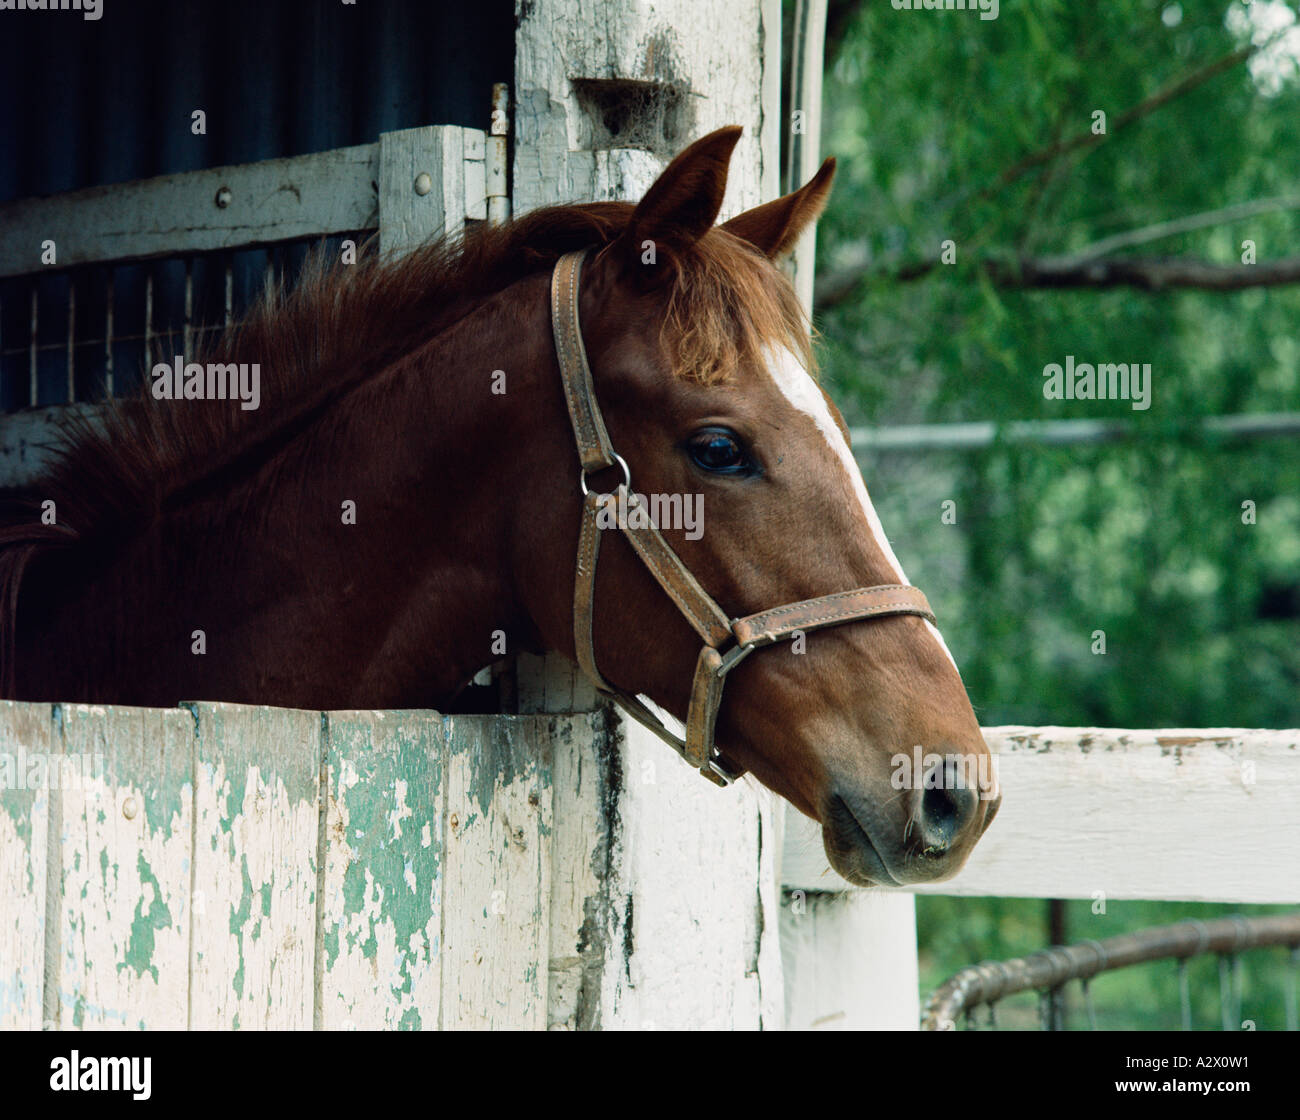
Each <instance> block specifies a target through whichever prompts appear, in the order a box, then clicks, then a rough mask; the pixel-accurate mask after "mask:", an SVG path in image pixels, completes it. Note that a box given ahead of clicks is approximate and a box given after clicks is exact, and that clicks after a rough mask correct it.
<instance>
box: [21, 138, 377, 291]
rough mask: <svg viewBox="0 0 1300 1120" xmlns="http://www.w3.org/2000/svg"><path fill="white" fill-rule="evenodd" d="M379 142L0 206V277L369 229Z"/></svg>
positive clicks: (373, 219) (372, 222)
mask: <svg viewBox="0 0 1300 1120" xmlns="http://www.w3.org/2000/svg"><path fill="white" fill-rule="evenodd" d="M378 159H379V145H378V144H359V145H357V146H356V147H354V148H336V149H335V150H333V151H329V152H317V153H314V154H312V155H305V156H293V157H291V158H286V159H270V160H263V161H261V162H259V163H246V164H241V165H239V166H235V167H213V168H210V169H209V170H206V171H187V172H184V173H182V174H178V175H162V176H158V177H157V178H153V179H141V180H137V181H135V182H131V183H113V184H110V185H108V186H103V187H91V188H89V189H87V190H83V191H71V192H68V193H65V194H58V195H53V196H51V197H49V198H25V199H19V200H18V201H16V202H7V203H4V204H3V205H0V277H5V276H20V275H22V274H24V273H28V272H40V271H42V270H43V269H44V268H45V267H46V266H43V265H42V263H41V243H42V242H43V241H46V240H52V241H54V242H55V245H56V248H57V251H58V259H57V267H59V268H66V267H68V266H70V265H83V264H96V263H102V262H107V261H125V260H143V259H147V258H150V257H177V256H185V255H188V254H191V253H205V252H211V251H213V250H218V249H247V248H251V247H254V246H257V245H266V244H271V243H274V242H277V241H288V240H291V239H295V238H304V237H317V236H321V235H324V234H331V233H340V232H344V231H348V230H361V229H373V228H374V227H375V224H376V222H377V220H378V210H377V204H378V203H377V199H376V196H375V188H374V185H373V184H374V183H375V181H376V177H377V173H378Z"/></svg>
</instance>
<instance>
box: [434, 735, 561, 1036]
mask: <svg viewBox="0 0 1300 1120" xmlns="http://www.w3.org/2000/svg"><path fill="white" fill-rule="evenodd" d="M548 726H549V720H548V719H547V718H546V717H544V716H518V717H515V716H455V717H448V718H447V744H448V757H447V778H446V782H447V826H446V837H447V841H446V857H445V860H444V871H443V895H444V897H445V898H446V899H447V905H446V906H445V907H444V910H443V950H442V961H443V965H442V1018H441V1026H442V1028H443V1029H444V1030H466V1029H514V1030H544V1029H545V1028H546V1001H547V987H548V975H547V973H548V965H549V957H550V890H551V834H552V817H551V778H552V765H551V744H550V740H549V738H548V736H547V734H546V729H547V727H548Z"/></svg>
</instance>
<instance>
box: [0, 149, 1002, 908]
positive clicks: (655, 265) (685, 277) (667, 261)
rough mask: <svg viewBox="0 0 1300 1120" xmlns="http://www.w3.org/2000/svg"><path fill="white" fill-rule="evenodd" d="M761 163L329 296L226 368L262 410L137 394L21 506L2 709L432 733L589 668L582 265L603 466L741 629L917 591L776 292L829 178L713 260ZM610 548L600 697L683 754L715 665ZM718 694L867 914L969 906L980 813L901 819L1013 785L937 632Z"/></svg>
mask: <svg viewBox="0 0 1300 1120" xmlns="http://www.w3.org/2000/svg"><path fill="white" fill-rule="evenodd" d="M739 133H740V130H739V129H737V128H729V129H722V130H720V131H718V132H715V133H713V134H711V135H709V136H707V137H705V138H703V139H702V140H699V141H697V142H696V143H695V144H694V145H692V146H691V147H690V148H688V149H687V150H686V151H684V152H683V153H682V154H681V155H679V156H678V157H677V158H676V159H675V160H674V161H673V162H672V164H671V165H670V166H669V167H668V168H667V170H665V172H664V173H663V175H662V176H661V177H660V178H659V179H658V181H657V182H656V183H655V184H654V186H653V187H652V188H651V189H650V191H649V192H647V194H646V196H645V198H644V199H643V200H642V201H641V202H640V203H639V204H638V205H636V206H635V207H634V206H632V205H630V204H627V203H618V202H606V203H596V204H591V205H580V206H563V207H553V208H548V209H543V210H537V211H534V212H532V213H530V214H528V215H527V216H525V217H523V218H522V219H520V220H517V221H515V222H513V223H510V224H508V225H505V226H503V227H500V228H482V229H477V230H475V231H473V232H471V233H469V234H467V235H466V236H465V237H464V238H463V239H460V240H455V241H442V242H438V243H434V244H431V245H429V246H426V247H424V248H422V249H419V250H417V251H416V252H414V253H412V254H410V255H408V256H406V257H404V258H401V259H398V260H386V259H382V258H378V257H365V258H363V260H362V262H361V263H359V264H355V265H350V266H338V267H335V268H332V269H330V268H324V267H323V266H321V265H320V264H319V262H317V263H316V264H315V265H313V266H311V267H309V268H308V270H307V271H306V273H305V274H304V277H303V278H302V280H301V281H300V283H299V285H298V287H297V289H296V291H295V292H294V293H293V294H292V295H289V296H287V297H286V296H281V295H271V296H269V297H268V298H267V299H266V300H265V301H264V302H263V304H262V305H261V306H260V307H259V308H258V309H256V310H255V311H254V312H253V314H251V315H250V316H249V317H248V318H247V319H245V320H244V321H243V322H242V323H240V324H239V325H237V326H236V327H234V328H232V329H231V330H229V331H227V332H226V333H225V335H224V336H223V337H222V338H221V339H220V340H219V341H218V342H216V343H214V344H213V346H212V348H211V353H210V354H208V355H205V356H204V357H205V358H206V359H208V360H214V359H215V360H219V361H222V362H232V363H249V364H251V363H257V364H258V366H259V368H260V370H261V405H260V407H259V408H257V409H244V408H241V407H240V406H239V402H237V401H220V400H181V401H175V400H157V399H155V398H154V396H153V394H152V393H151V391H150V390H151V387H152V386H151V385H150V384H149V383H148V382H147V383H146V385H145V388H144V390H143V391H142V392H141V394H140V395H139V396H138V397H137V398H135V399H133V400H129V401H127V402H126V403H124V404H120V405H117V406H115V407H114V408H113V409H112V410H111V411H110V412H108V413H107V414H106V415H105V416H104V417H102V418H101V420H100V421H99V422H93V423H81V424H80V425H78V426H77V427H76V429H75V430H74V432H73V433H72V437H71V440H70V443H69V446H68V448H67V449H66V451H65V452H64V453H63V454H62V456H61V457H60V459H59V460H58V462H57V464H56V465H55V467H54V468H53V469H52V470H51V471H50V472H49V473H48V474H47V475H46V476H45V477H44V478H42V479H40V480H38V481H37V482H36V483H35V484H33V485H32V486H30V487H27V488H25V489H24V491H23V492H22V493H10V494H8V495H5V496H4V500H3V504H2V505H0V596H2V597H0V659H2V662H0V672H2V674H3V675H2V676H0V685H2V687H3V694H4V695H5V696H7V697H11V698H15V699H26V700H42V701H68V702H75V701H80V702H96V703H115V704H137V705H174V704H176V703H178V702H180V701H182V700H196V699H210V700H226V701H235V702H242V703H248V704H272V705H285V706H290V707H297V708H307V709H322V710H328V709H338V708H349V707H354V708H413V707H434V708H436V707H440V706H444V705H446V704H448V703H449V702H451V701H452V700H453V698H454V697H455V696H456V695H457V693H458V692H459V691H460V690H462V689H463V688H464V687H465V686H466V684H467V683H468V682H469V681H470V680H471V678H472V677H473V676H474V675H475V673H476V672H477V671H478V670H479V669H481V668H482V667H483V666H485V665H486V664H489V663H491V662H492V661H493V660H495V659H496V656H497V655H498V654H499V652H500V649H499V646H496V647H494V642H495V643H499V642H500V641H501V640H502V639H503V638H504V641H505V642H506V643H507V647H508V649H509V650H510V651H511V652H514V651H518V650H532V651H544V650H558V651H560V652H562V653H564V654H567V655H568V656H569V657H574V656H575V652H576V651H575V639H574V622H573V620H574V586H575V583H574V570H575V562H574V558H575V549H576V548H577V540H578V534H579V527H580V519H581V517H582V516H583V509H584V505H583V499H582V495H581V491H580V486H579V481H580V480H579V471H578V464H577V462H576V460H575V456H574V443H573V432H572V430H571V428H570V417H569V415H568V412H567V409H566V400H565V395H564V391H563V390H562V383H561V378H560V367H559V363H558V362H557V354H556V349H555V344H554V342H553V335H552V329H553V324H552V320H551V313H552V301H551V291H550V285H551V279H552V270H553V269H554V268H555V266H556V263H557V261H560V260H561V258H562V257H564V256H565V255H566V254H571V253H574V252H576V251H580V250H587V251H588V253H587V257H586V263H585V267H583V270H582V277H581V285H580V290H577V291H576V295H575V297H574V298H575V300H576V303H575V306H574V313H575V316H576V315H578V314H579V313H580V320H581V339H582V341H583V342H585V348H586V359H587V360H589V362H590V370H591V374H590V376H591V379H592V384H593V386H594V392H595V397H596V398H597V399H598V401H599V408H600V410H601V411H602V412H603V414H604V419H605V423H606V425H607V426H608V431H609V436H610V439H611V441H612V444H613V446H614V447H615V448H617V450H618V452H619V454H620V455H621V456H622V457H623V459H624V461H625V462H626V463H627V464H629V465H630V468H631V470H632V471H634V472H635V476H636V479H637V489H638V490H640V491H643V492H652V493H655V494H665V495H693V496H698V497H700V498H701V499H702V502H703V509H704V513H705V521H704V525H703V529H704V531H703V532H695V533H691V532H688V531H684V530H683V528H682V527H681V526H668V525H665V526H661V528H662V529H663V535H664V538H666V540H667V541H668V542H669V543H670V545H671V548H672V550H673V551H675V552H676V554H677V556H678V557H680V559H681V561H682V563H683V565H684V566H685V568H686V569H689V571H690V573H691V574H692V575H693V576H694V577H695V579H696V580H698V582H699V585H700V586H701V587H702V588H703V589H704V590H706V591H707V593H708V595H711V596H712V598H713V600H715V601H716V603H717V604H718V605H719V606H720V608H721V610H722V611H724V612H726V615H727V617H728V618H731V619H735V618H737V617H740V616H745V615H750V614H753V613H754V612H761V611H766V610H768V609H769V608H772V607H776V606H779V605H781V604H789V603H794V602H796V601H798V600H804V599H812V598H815V597H819V596H825V595H828V594H830V593H835V592H842V591H845V590H848V589H853V588H865V587H870V586H872V585H890V586H899V585H907V579H906V577H905V576H904V574H903V571H902V568H901V567H900V566H899V563H898V560H897V559H896V558H895V556H894V553H893V551H892V550H891V548H890V546H889V542H888V541H887V540H886V538H885V534H884V531H883V530H882V529H881V526H880V522H879V519H878V518H877V516H876V514H875V511H874V510H873V509H872V506H871V502H870V500H869V499H868V497H867V491H866V488H865V486H864V484H863V480H862V476H861V474H860V473H859V471H858V469H857V467H856V465H855V463H854V460H853V458H852V455H851V454H850V450H849V444H848V440H847V433H846V430H845V427H844V423H843V420H842V419H841V418H840V415H839V413H838V412H837V411H836V409H835V407H834V406H833V405H832V404H831V403H830V401H829V399H828V398H827V397H826V395H825V394H824V393H823V391H822V390H821V389H820V388H819V386H818V384H817V383H816V382H815V381H814V379H813V377H812V375H811V373H810V370H811V368H812V362H811V355H810V353H809V343H808V329H807V321H806V317H805V316H804V314H803V312H802V310H801V308H800V307H799V304H798V302H797V300H796V298H795V295H794V292H793V290H792V288H791V287H790V285H789V283H788V282H787V280H786V279H785V278H784V276H783V275H782V273H781V272H780V271H779V270H778V268H777V267H775V265H774V264H773V261H774V260H775V259H776V258H779V257H780V256H782V255H783V254H785V253H787V252H788V251H789V250H790V249H791V248H792V247H793V245H794V244H795V241H796V240H797V238H798V237H799V235H800V234H801V232H803V231H804V230H805V229H806V228H807V227H808V226H809V224H810V223H812V222H813V221H814V220H815V219H816V217H817V215H818V214H819V213H820V212H821V210H822V208H823V206H824V205H825V201H826V198H827V195H828V193H829V190H830V183H831V178H832V175H833V172H834V165H833V162H832V161H827V163H826V165H825V166H823V168H822V169H821V171H820V172H819V173H818V174H817V176H816V177H815V178H814V179H813V180H812V181H811V182H809V183H808V184H807V185H806V186H804V187H803V188H802V189H800V190H798V191H795V192H794V193H792V194H790V195H787V196H786V197H784V198H781V199H778V200H776V201H774V202H770V203H767V204H766V205H764V206H760V207H758V208H756V209H753V210H750V211H747V212H745V213H743V214H741V215H740V216H739V217H736V218H734V219H732V220H731V221H729V222H726V223H725V224H724V225H722V226H715V225H714V223H715V220H716V218H717V215H718V211H719V209H720V207H721V204H722V198H723V191H724V188H725V185H726V178H727V167H728V163H729V161H730V158H731V152H732V149H733V147H734V145H735V143H736V140H737V138H738V136H739ZM185 357H186V361H187V362H188V361H190V360H192V358H191V356H189V355H186V356H185ZM582 481H583V483H584V487H583V488H585V482H586V477H585V476H583V478H582ZM603 536H604V537H606V538H609V539H608V540H607V541H606V543H605V544H604V546H603V550H602V552H601V565H600V570H599V577H598V579H596V580H595V584H594V587H595V590H594V594H593V596H592V598H593V601H594V602H593V607H592V612H593V613H592V618H593V623H592V635H593V641H592V645H593V648H594V654H595V658H596V661H597V662H598V664H599V672H600V674H601V675H602V676H603V677H604V678H605V679H606V680H607V681H608V682H609V683H610V684H611V685H612V686H614V687H616V688H617V689H619V690H621V691H622V692H625V693H628V694H632V695H636V694H642V695H645V696H648V697H649V698H650V699H652V700H653V701H654V702H656V703H657V704H658V705H660V706H661V707H662V708H663V709H666V710H667V711H668V712H670V713H671V714H672V715H674V716H676V717H677V718H679V719H683V718H685V717H686V715H687V709H688V705H689V700H690V694H691V686H692V673H693V670H694V668H695V665H696V660H697V658H696V654H697V652H698V651H699V639H698V637H697V636H696V633H695V632H693V631H692V628H691V626H690V625H688V623H687V621H686V619H685V618H684V617H683V615H682V614H681V613H680V612H679V610H678V609H677V607H676V606H675V605H674V603H673V602H672V601H671V600H670V599H669V597H668V596H666V595H665V594H664V591H663V590H662V589H661V587H660V585H659V584H658V583H656V582H655V580H654V579H653V578H652V576H651V574H650V572H649V571H648V570H647V568H646V567H645V566H644V565H643V563H642V562H641V560H640V558H639V557H638V556H637V554H636V553H635V552H634V550H633V548H632V547H631V546H630V545H629V543H628V541H627V540H626V539H625V538H624V537H623V536H622V535H621V534H619V533H604V534H603ZM905 590H906V591H907V592H908V593H909V594H912V595H914V597H915V598H917V599H919V600H920V601H921V602H924V598H923V597H922V596H919V595H915V593H914V592H913V591H912V589H911V588H910V587H905ZM200 632H201V633H200ZM728 679H729V682H730V685H729V688H728V690H727V692H726V696H725V700H724V701H723V702H722V705H721V709H720V711H719V712H718V714H717V722H716V742H717V744H718V747H719V749H720V750H721V752H722V755H723V757H725V759H726V760H727V766H728V767H729V768H730V769H731V770H733V771H748V772H749V773H751V774H752V775H753V776H754V777H755V778H757V779H758V780H759V781H760V782H762V783H763V784H764V785H766V786H768V787H769V788H771V789H773V790H775V791H776V792H777V793H779V794H781V795H782V796H784V797H785V798H787V799H788V800H789V801H790V802H791V803H792V804H794V805H795V806H797V807H798V808H799V809H801V810H802V811H803V812H804V813H807V814H808V815H809V816H811V817H813V818H815V819H816V820H818V821H819V822H820V823H821V825H822V827H823V835H824V841H825V845H826V850H827V853H828V855H829V858H830V860H831V863H832V865H833V866H834V867H835V868H836V869H837V870H838V871H839V872H840V873H841V874H843V875H844V876H846V877H847V878H848V879H850V880H852V881H854V882H858V883H863V884H881V885H897V884H903V883H914V882H921V881H930V880H934V879H939V878H943V877H945V876H947V875H951V874H952V873H953V872H955V871H956V870H957V869H958V868H959V867H960V866H961V865H962V863H963V862H964V861H965V858H966V856H967V854H968V853H969V852H970V850H971V848H972V847H973V846H974V844H975V842H976V841H977V840H978V838H979V837H980V835H981V834H982V833H983V831H984V829H985V828H986V827H987V825H988V824H989V822H990V821H991V820H992V816H993V813H994V812H995V811H996V807H997V804H998V800H997V798H996V797H995V793H996V791H995V790H993V789H991V788H986V789H985V790H984V791H982V794H981V791H980V790H978V789H974V788H971V786H970V785H969V784H965V785H963V784H961V783H959V782H958V783H954V782H949V781H939V782H936V783H935V785H936V788H932V789H922V788H913V786H915V785H917V784H919V783H910V784H908V785H907V786H906V788H899V787H898V784H897V783H891V777H892V776H894V775H895V774H896V773H897V765H898V761H899V759H901V758H907V759H910V758H911V757H912V756H913V753H914V750H915V748H916V747H918V746H919V747H921V748H923V749H924V751H925V752H927V753H933V754H937V755H940V756H945V757H959V758H966V759H969V760H975V761H981V760H982V762H983V763H985V764H986V763H987V761H988V760H987V758H982V756H985V755H986V748H985V745H984V742H983V739H982V737H981V735H980V729H979V726H978V724H977V722H976V719H975V715H974V713H973V712H972V710H971V706H970V704H969V702H968V701H967V698H966V693H965V689H964V688H963V685H962V682H961V677H960V676H959V675H958V672H957V668H956V666H955V664H954V663H953V660H952V657H951V656H950V655H949V653H948V650H947V647H946V646H945V645H944V642H943V639H942V638H941V637H940V636H939V632H938V630H937V629H935V627H934V626H933V625H932V624H931V622H930V621H928V620H927V619H926V618H922V617H917V616H916V615H915V614H911V615H908V614H892V615H890V616H889V617H879V618H871V619H869V620H862V621H850V622H848V623H846V624H843V625H838V626H835V627H833V628H830V629H825V630H819V631H818V632H816V633H810V634H808V635H807V638H806V641H803V640H801V641H794V642H790V643H789V644H782V645H778V646H774V647H773V648H771V649H769V650H766V651H760V652H756V653H755V654H754V656H752V657H748V658H747V659H746V660H745V662H744V664H743V665H739V666H738V667H737V668H736V669H735V671H734V672H733V673H731V674H730V676H729V678H728Z"/></svg>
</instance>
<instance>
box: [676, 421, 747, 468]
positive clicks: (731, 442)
mask: <svg viewBox="0 0 1300 1120" xmlns="http://www.w3.org/2000/svg"><path fill="white" fill-rule="evenodd" d="M688 451H689V453H690V456H691V459H692V460H693V461H694V462H695V465H696V466H697V467H699V468H700V469H701V470H706V471H713V472H715V473H719V474H735V473H739V472H742V471H748V470H750V469H751V468H752V464H751V462H750V459H749V456H748V454H746V452H745V447H744V445H743V444H742V443H741V442H740V437H739V436H737V435H736V434H735V432H729V431H727V429H726V428H706V429H704V430H703V431H701V432H696V433H695V435H693V436H692V437H691V439H690V443H689V444H688Z"/></svg>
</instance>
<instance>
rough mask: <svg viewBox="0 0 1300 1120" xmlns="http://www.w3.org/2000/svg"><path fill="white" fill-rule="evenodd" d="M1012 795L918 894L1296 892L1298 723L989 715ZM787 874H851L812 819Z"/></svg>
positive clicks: (795, 828)
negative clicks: (1091, 722) (997, 720)
mask: <svg viewBox="0 0 1300 1120" xmlns="http://www.w3.org/2000/svg"><path fill="white" fill-rule="evenodd" d="M984 737H985V740H986V741H987V742H988V744H989V747H990V748H991V749H992V750H993V751H994V752H995V754H996V756H997V759H998V775H999V780H1000V781H1001V784H1002V789H1003V793H1004V798H1005V799H1004V801H1003V805H1002V809H1001V811H1000V812H999V814H998V818H997V820H995V821H994V822H993V825H992V827H991V828H990V829H989V831H988V833H987V834H986V835H985V836H984V838H983V839H982V840H981V841H980V843H979V845H978V847H976V849H975V851H974V853H973V854H972V855H971V858H970V861H969V863H968V864H967V866H966V867H965V868H963V869H962V871H961V872H960V873H959V874H958V875H957V876H956V877H955V878H954V879H952V880H950V881H949V882H947V883H938V884H934V885H933V886H929V887H922V888H912V889H916V890H917V891H918V892H919V893H929V894H951V895H1003V896H1009V897H1021V898H1088V899H1097V900H1102V899H1139V898H1145V899H1167V900H1171V901H1187V902H1236V903H1296V902H1300V865H1298V864H1297V863H1296V861H1295V860H1293V859H1290V858H1289V857H1288V856H1286V855H1285V854H1284V853H1285V852H1286V850H1287V845H1286V841H1287V838H1288V837H1290V836H1292V835H1293V834H1294V831H1295V797H1294V792H1293V791H1294V790H1295V789H1296V788H1297V785H1300V731H1295V730H1287V731H1262V730H1257V731H1245V730H1239V729H1208V730H1207V729H1199V730H1142V731H1128V730H1116V729H1105V728H1079V727H990V728H985V730H984ZM788 825H789V827H788V828H787V843H786V849H785V862H784V868H783V870H784V878H785V883H786V885H787V886H788V887H804V888H808V889H823V890H824V889H827V888H828V887H835V888H839V887H844V888H846V889H847V888H848V887H849V885H848V884H847V883H844V881H843V880H842V879H840V878H839V876H837V875H835V873H834V872H832V871H831V870H830V869H829V867H828V866H827V863H826V858H825V854H824V853H823V852H822V849H821V839H820V831H819V829H818V828H817V826H816V825H815V824H814V823H813V822H811V821H798V822H796V821H795V819H794V818H793V815H792V816H791V819H790V821H789V822H788Z"/></svg>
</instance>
